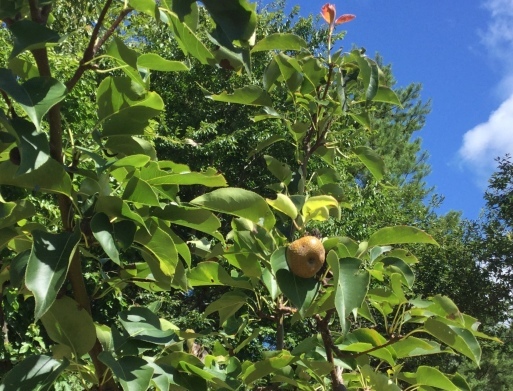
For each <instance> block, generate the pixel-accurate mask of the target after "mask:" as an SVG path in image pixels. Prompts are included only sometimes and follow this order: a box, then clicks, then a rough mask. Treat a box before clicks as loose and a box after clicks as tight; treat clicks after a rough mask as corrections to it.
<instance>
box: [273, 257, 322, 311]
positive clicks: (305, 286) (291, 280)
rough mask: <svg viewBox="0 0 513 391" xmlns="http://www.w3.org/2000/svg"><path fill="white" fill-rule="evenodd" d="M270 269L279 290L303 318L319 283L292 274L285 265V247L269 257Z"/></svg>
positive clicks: (313, 279)
mask: <svg viewBox="0 0 513 391" xmlns="http://www.w3.org/2000/svg"><path fill="white" fill-rule="evenodd" d="M271 267H272V270H273V272H274V274H275V275H276V281H277V283H278V287H279V288H280V290H281V291H282V292H283V294H284V295H285V296H286V297H287V298H288V299H289V300H290V301H291V303H292V304H293V305H294V306H295V307H296V308H297V309H298V310H299V313H300V315H301V316H304V314H305V312H306V310H307V309H308V308H309V307H310V305H311V304H312V302H313V300H314V299H315V296H316V295H317V292H318V290H319V287H320V282H319V281H318V280H317V279H315V278H301V277H298V276H296V275H295V274H293V273H292V272H291V271H290V270H289V266H288V264H287V257H286V249H285V247H280V248H278V249H277V250H276V251H275V252H274V253H273V254H272V255H271Z"/></svg>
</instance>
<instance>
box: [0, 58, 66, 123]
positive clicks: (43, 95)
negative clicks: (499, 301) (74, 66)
mask: <svg viewBox="0 0 513 391" xmlns="http://www.w3.org/2000/svg"><path fill="white" fill-rule="evenodd" d="M0 90H4V91H5V92H6V93H7V94H8V95H10V96H11V98H12V99H13V100H15V101H16V102H17V103H19V104H20V106H21V108H22V109H23V110H24V111H25V113H26V114H27V116H28V117H29V118H30V120H31V121H32V123H33V124H34V125H35V126H36V129H37V130H38V131H39V130H40V127H41V119H42V118H43V116H44V115H45V114H46V113H47V112H48V111H49V110H50V109H51V108H52V107H53V106H55V105H56V104H57V103H59V102H60V101H61V100H63V99H64V98H65V96H66V93H67V89H66V86H65V85H64V84H62V83H61V82H60V81H58V80H56V79H54V78H52V77H33V78H31V79H29V80H27V81H26V82H25V83H23V84H21V85H20V84H18V81H17V80H16V77H15V76H14V74H13V73H12V72H11V71H10V70H9V69H5V68H0Z"/></svg>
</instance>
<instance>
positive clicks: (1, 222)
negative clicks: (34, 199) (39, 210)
mask: <svg viewBox="0 0 513 391" xmlns="http://www.w3.org/2000/svg"><path fill="white" fill-rule="evenodd" d="M35 213H36V209H35V208H34V205H33V204H31V203H30V202H29V201H27V200H20V201H18V202H0V229H2V228H6V227H10V226H12V225H14V224H15V223H17V222H18V221H20V220H23V219H27V218H30V217H32V216H34V214H35Z"/></svg>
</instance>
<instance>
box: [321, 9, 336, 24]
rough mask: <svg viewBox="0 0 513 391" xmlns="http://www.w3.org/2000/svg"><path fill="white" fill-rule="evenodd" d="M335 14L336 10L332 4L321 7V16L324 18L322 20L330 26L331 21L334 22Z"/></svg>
mask: <svg viewBox="0 0 513 391" xmlns="http://www.w3.org/2000/svg"><path fill="white" fill-rule="evenodd" d="M335 14H336V10H335V5H334V4H330V3H326V4H324V5H323V6H322V9H321V15H322V17H323V18H324V20H325V21H326V22H328V23H329V24H330V26H331V25H332V24H333V21H334V20H335Z"/></svg>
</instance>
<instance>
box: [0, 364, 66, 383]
mask: <svg viewBox="0 0 513 391" xmlns="http://www.w3.org/2000/svg"><path fill="white" fill-rule="evenodd" d="M68 365H69V361H67V360H63V361H59V360H55V359H53V358H52V357H49V356H45V355H40V356H30V357H28V358H26V359H25V360H23V361H22V362H21V363H19V364H18V365H16V366H15V367H14V368H13V369H11V370H10V371H9V372H7V374H5V375H4V376H3V377H2V382H1V383H0V391H29V390H30V391H50V390H52V389H53V387H52V384H53V382H54V381H55V380H57V378H58V377H59V375H60V374H61V373H62V371H63V370H64V369H66V367H67V366H68Z"/></svg>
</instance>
